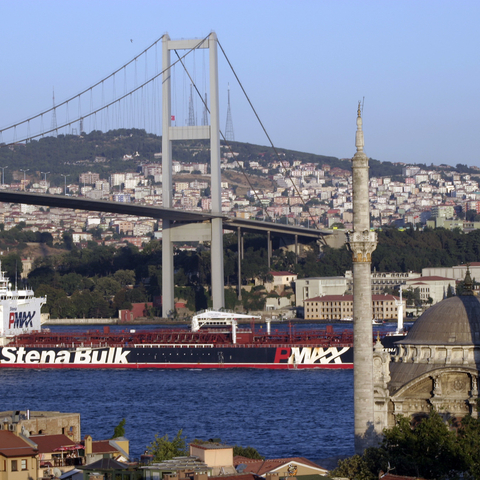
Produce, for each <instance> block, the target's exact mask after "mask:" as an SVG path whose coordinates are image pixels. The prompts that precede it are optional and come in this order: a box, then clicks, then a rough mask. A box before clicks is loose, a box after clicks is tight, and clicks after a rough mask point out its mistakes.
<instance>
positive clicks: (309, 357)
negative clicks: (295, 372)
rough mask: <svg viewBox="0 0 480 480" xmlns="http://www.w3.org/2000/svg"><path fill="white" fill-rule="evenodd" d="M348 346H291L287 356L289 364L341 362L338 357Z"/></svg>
mask: <svg viewBox="0 0 480 480" xmlns="http://www.w3.org/2000/svg"><path fill="white" fill-rule="evenodd" d="M348 350H349V347H342V348H339V347H329V348H322V347H292V352H291V355H290V357H289V358H288V363H289V364H292V365H294V364H297V365H298V364H302V365H312V364H314V363H319V364H322V365H323V364H328V363H337V364H338V363H342V359H341V358H340V357H341V355H343V354H344V353H345V352H347V351H348Z"/></svg>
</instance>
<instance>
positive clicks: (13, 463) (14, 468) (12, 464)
mask: <svg viewBox="0 0 480 480" xmlns="http://www.w3.org/2000/svg"><path fill="white" fill-rule="evenodd" d="M11 466H12V469H11V470H12V472H16V471H17V470H18V467H17V461H16V460H12V463H11Z"/></svg>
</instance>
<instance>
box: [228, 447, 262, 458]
mask: <svg viewBox="0 0 480 480" xmlns="http://www.w3.org/2000/svg"><path fill="white" fill-rule="evenodd" d="M237 455H238V456H241V457H245V458H253V459H254V460H264V459H265V457H264V456H263V455H260V453H259V452H258V450H257V449H256V448H253V447H242V446H240V445H235V446H234V447H233V456H237Z"/></svg>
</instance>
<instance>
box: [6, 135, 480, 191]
mask: <svg viewBox="0 0 480 480" xmlns="http://www.w3.org/2000/svg"><path fill="white" fill-rule="evenodd" d="M161 140H162V139H161V137H159V136H157V135H153V134H148V133H146V132H145V131H144V130H138V129H120V130H111V131H109V132H106V133H103V132H100V131H98V130H95V131H92V132H90V133H88V134H83V135H81V136H75V135H58V137H45V138H41V139H39V140H32V141H30V142H28V143H26V144H17V145H15V146H9V147H8V148H0V165H8V166H9V167H8V168H7V169H5V182H6V183H10V182H11V181H12V177H13V176H14V172H16V175H15V179H16V180H20V175H21V174H20V173H19V170H20V169H28V170H29V174H28V175H29V176H32V175H35V176H37V177H38V178H40V177H41V173H40V172H49V177H48V179H49V182H50V183H51V185H62V184H63V181H64V177H62V174H63V175H68V176H71V180H75V181H76V177H77V178H78V175H79V174H80V173H82V172H86V171H91V172H96V173H99V174H100V175H101V177H102V178H104V179H108V177H109V176H110V175H111V174H112V173H116V172H125V171H135V170H136V169H137V168H138V167H139V165H141V164H144V163H147V162H157V163H160V162H161V157H159V156H158V155H157V156H155V154H159V153H161V150H162V142H161ZM231 148H232V150H233V151H234V152H235V153H236V154H238V155H237V156H236V158H237V159H238V160H243V161H244V162H248V161H252V160H256V161H259V163H261V164H262V165H265V166H269V164H270V163H271V162H273V161H274V160H277V159H278V158H277V156H276V155H275V153H274V151H273V149H272V148H270V147H265V146H261V145H253V144H250V143H242V142H232V143H231ZM277 151H278V152H279V154H280V158H281V159H282V160H287V161H289V162H290V163H291V162H292V161H294V160H297V161H300V162H301V163H313V164H317V165H324V164H326V165H329V166H330V167H331V168H334V167H338V168H342V169H345V170H349V169H350V168H351V165H350V161H349V159H339V158H336V157H331V156H324V155H316V154H312V153H305V152H298V151H293V150H287V149H282V148H278V147H277ZM124 156H128V158H127V157H125V158H127V159H126V160H124ZM173 158H174V160H178V161H182V162H198V163H202V162H203V163H209V161H210V151H209V148H208V142H206V141H203V140H198V141H178V142H174V143H173ZM13 166H15V167H13ZM424 167H425V168H426V166H424ZM445 167H447V168H450V167H448V166H442V167H438V168H442V169H445ZM429 168H430V169H431V168H437V167H432V166H430V167H429ZM457 169H458V170H459V171H461V172H462V173H478V171H477V170H474V169H471V168H469V167H467V166H466V165H457ZM401 174H402V165H399V164H392V163H389V162H381V161H379V160H375V159H371V160H370V175H371V176H373V177H374V176H397V175H401ZM229 175H230V174H229ZM227 178H228V180H229V181H231V182H232V183H234V184H235V183H238V185H239V186H240V187H246V185H245V182H244V180H241V179H240V178H238V179H237V180H235V178H234V177H227ZM259 185H260V186H261V183H260V184H259Z"/></svg>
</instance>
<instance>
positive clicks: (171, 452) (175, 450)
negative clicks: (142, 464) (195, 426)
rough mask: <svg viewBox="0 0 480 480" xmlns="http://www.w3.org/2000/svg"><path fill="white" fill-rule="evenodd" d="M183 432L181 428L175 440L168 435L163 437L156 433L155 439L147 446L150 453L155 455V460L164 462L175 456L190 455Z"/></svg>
mask: <svg viewBox="0 0 480 480" xmlns="http://www.w3.org/2000/svg"><path fill="white" fill-rule="evenodd" d="M182 432H183V430H179V431H178V432H177V434H176V435H175V438H174V439H173V440H169V439H168V435H164V436H163V437H159V436H158V434H156V435H155V440H153V442H152V443H150V445H148V446H147V452H148V454H149V455H153V462H163V461H164V460H171V459H172V458H173V457H182V456H185V455H188V449H187V443H186V440H185V437H182Z"/></svg>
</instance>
